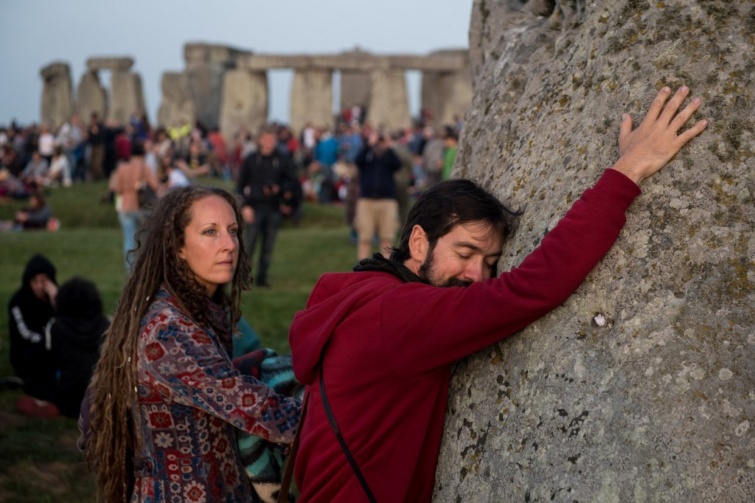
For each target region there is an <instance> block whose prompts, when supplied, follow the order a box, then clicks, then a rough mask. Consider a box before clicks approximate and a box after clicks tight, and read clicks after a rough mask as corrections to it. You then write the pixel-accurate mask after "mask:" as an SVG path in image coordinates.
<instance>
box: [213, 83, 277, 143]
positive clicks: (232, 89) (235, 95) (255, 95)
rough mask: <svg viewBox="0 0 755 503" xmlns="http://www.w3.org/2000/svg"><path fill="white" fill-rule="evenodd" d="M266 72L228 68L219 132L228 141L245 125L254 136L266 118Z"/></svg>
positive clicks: (224, 84) (230, 141)
mask: <svg viewBox="0 0 755 503" xmlns="http://www.w3.org/2000/svg"><path fill="white" fill-rule="evenodd" d="M267 89H268V88H267V74H266V73H265V72H254V71H251V70H245V69H239V70H229V71H227V72H226V74H225V80H224V81H223V103H222V105H221V108H220V132H221V133H222V134H223V136H224V137H225V141H226V143H227V144H228V145H233V143H232V142H233V137H234V135H235V134H236V133H237V132H238V131H239V129H241V128H244V129H246V131H248V132H249V133H252V134H254V135H255V136H256V135H257V133H258V132H259V129H260V127H262V126H263V125H264V124H265V122H266V121H267V103H268V92H267Z"/></svg>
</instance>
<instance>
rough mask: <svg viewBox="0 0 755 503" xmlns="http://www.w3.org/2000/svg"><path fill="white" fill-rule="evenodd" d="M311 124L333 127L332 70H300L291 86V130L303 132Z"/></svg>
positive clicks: (296, 72) (295, 74)
mask: <svg viewBox="0 0 755 503" xmlns="http://www.w3.org/2000/svg"><path fill="white" fill-rule="evenodd" d="M308 122H311V123H312V124H314V125H316V126H322V127H326V128H331V127H333V73H332V72H331V71H330V70H312V69H300V70H296V71H295V72H294V79H293V82H292V84H291V128H292V129H293V130H294V131H301V130H302V129H303V128H304V126H305V125H306V124H307V123H308Z"/></svg>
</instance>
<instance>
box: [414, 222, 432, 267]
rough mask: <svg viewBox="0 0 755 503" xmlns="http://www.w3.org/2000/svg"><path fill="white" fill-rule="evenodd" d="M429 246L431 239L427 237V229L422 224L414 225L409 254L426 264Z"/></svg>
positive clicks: (415, 259)
mask: <svg viewBox="0 0 755 503" xmlns="http://www.w3.org/2000/svg"><path fill="white" fill-rule="evenodd" d="M429 248H430V241H429V240H428V239H427V233H426V232H425V229H423V228H422V227H421V226H420V225H415V226H414V227H412V233H411V234H410V235H409V256H410V257H411V259H412V260H414V261H417V262H419V263H420V264H424V263H425V259H426V258H427V251H428V249H429Z"/></svg>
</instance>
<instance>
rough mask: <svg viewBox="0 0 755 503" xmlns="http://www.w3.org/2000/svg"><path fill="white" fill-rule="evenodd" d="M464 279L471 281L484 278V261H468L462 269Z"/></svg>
mask: <svg viewBox="0 0 755 503" xmlns="http://www.w3.org/2000/svg"><path fill="white" fill-rule="evenodd" d="M464 279H465V280H466V281H472V282H478V281H482V280H483V279H485V263H484V262H483V261H482V260H480V261H476V260H475V261H472V262H470V263H469V264H468V265H467V268H466V270H465V271H464Z"/></svg>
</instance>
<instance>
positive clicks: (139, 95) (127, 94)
mask: <svg viewBox="0 0 755 503" xmlns="http://www.w3.org/2000/svg"><path fill="white" fill-rule="evenodd" d="M145 110H146V107H145V104H144V93H143V91H142V79H141V77H140V76H139V75H138V74H136V73H133V72H125V71H117V72H113V74H112V75H111V76H110V107H109V110H108V118H109V119H112V120H115V121H116V122H117V123H118V124H121V125H123V124H128V121H129V118H130V117H131V116H132V115H134V116H136V117H140V116H141V115H142V114H143V113H144V111H145Z"/></svg>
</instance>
